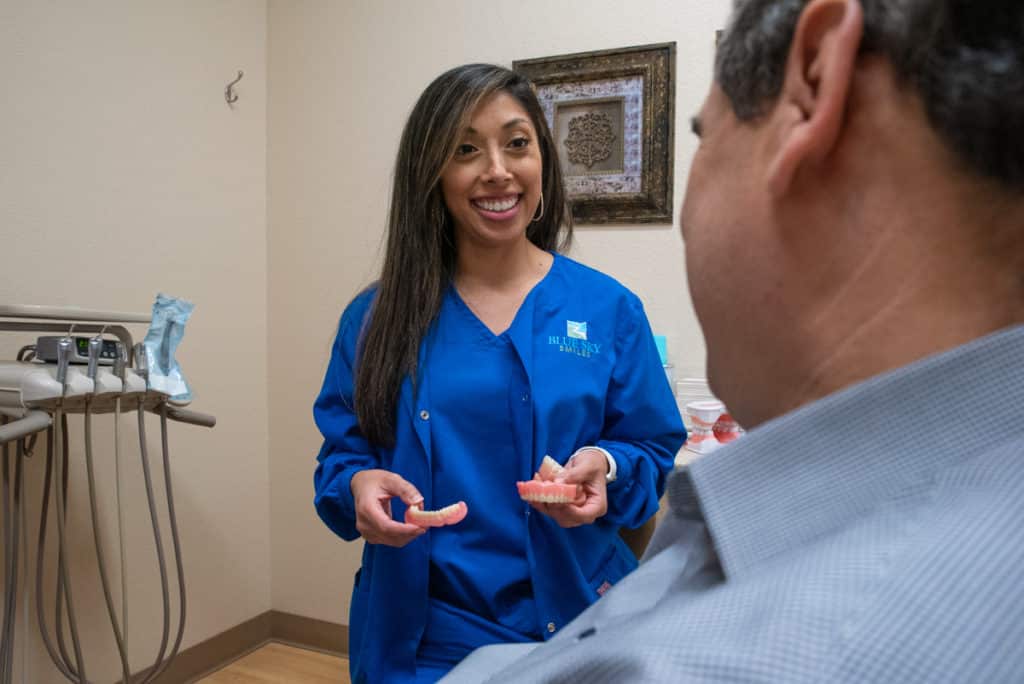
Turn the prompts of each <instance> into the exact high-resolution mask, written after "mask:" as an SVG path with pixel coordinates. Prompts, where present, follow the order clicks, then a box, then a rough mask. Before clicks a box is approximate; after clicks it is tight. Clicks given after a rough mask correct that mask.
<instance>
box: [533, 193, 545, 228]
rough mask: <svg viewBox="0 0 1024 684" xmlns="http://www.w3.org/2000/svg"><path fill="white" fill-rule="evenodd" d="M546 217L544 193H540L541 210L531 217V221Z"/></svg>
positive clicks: (534, 221)
mask: <svg viewBox="0 0 1024 684" xmlns="http://www.w3.org/2000/svg"><path fill="white" fill-rule="evenodd" d="M542 218H544V193H543V192H542V193H540V211H539V212H538V213H537V215H536V216H534V217H533V219H531V221H530V223H536V222H537V221H540V220H541V219H542Z"/></svg>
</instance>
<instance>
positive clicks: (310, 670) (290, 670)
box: [197, 643, 350, 684]
mask: <svg viewBox="0 0 1024 684" xmlns="http://www.w3.org/2000/svg"><path fill="white" fill-rule="evenodd" d="M250 682H251V683H252V684H264V683H266V684H270V683H271V682H273V684H284V683H287V684H350V680H349V678H348V661H347V660H346V659H345V658H340V657H338V656H332V655H327V654H326V653H320V652H319V651H307V650H305V649H302V648H295V647H294V646H285V645H284V644H276V643H269V644H267V645H266V646H261V647H260V648H258V649H256V650H255V651H253V652H252V653H250V654H249V655H247V656H245V657H243V658H240V659H239V660H236V661H235V662H233V663H231V664H230V665H228V666H227V667H225V668H223V669H221V670H217V671H216V672H214V673H213V674H212V675H209V676H208V677H204V678H203V679H200V680H199V681H198V683H197V684H249V683H250Z"/></svg>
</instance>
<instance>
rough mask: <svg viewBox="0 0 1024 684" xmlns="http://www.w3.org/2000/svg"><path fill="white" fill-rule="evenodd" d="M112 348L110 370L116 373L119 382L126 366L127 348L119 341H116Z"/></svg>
mask: <svg viewBox="0 0 1024 684" xmlns="http://www.w3.org/2000/svg"><path fill="white" fill-rule="evenodd" d="M114 349H115V354H114V367H113V369H112V370H113V373H114V375H116V376H117V377H118V378H119V379H120V380H121V382H124V378H125V369H126V368H127V367H128V350H127V349H126V348H125V346H124V344H122V343H121V342H116V343H115V344H114Z"/></svg>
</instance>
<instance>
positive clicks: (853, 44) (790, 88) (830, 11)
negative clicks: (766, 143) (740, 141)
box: [768, 0, 864, 196]
mask: <svg viewBox="0 0 1024 684" xmlns="http://www.w3.org/2000/svg"><path fill="white" fill-rule="evenodd" d="M863 30H864V14H863V10H862V9H861V6H860V2H859V0H810V2H808V3H807V6H806V7H804V10H803V12H801V14H800V19H799V20H798V21H797V26H796V31H795V32H794V34H793V41H792V43H790V46H789V57H788V58H787V60H786V72H785V75H784V76H783V81H782V91H781V93H780V95H779V101H778V103H777V105H776V107H775V108H774V112H775V115H776V116H779V117H780V119H779V121H780V130H779V133H778V138H777V144H776V146H775V149H774V152H773V154H772V157H771V163H770V166H769V169H768V183H769V187H770V188H771V191H772V194H774V195H776V196H778V195H782V194H784V193H785V192H786V191H787V190H788V189H789V186H790V184H791V183H792V182H793V178H794V176H795V175H796V173H797V171H798V170H799V169H800V167H801V166H804V165H813V164H815V163H817V162H820V161H821V160H823V159H825V158H826V157H827V156H828V154H829V153H830V152H831V151H832V149H833V148H834V146H835V145H836V143H837V141H838V140H839V134H840V130H841V128H842V125H843V114H844V112H845V110H846V103H847V98H848V96H849V91H850V82H851V81H852V79H853V71H854V67H855V65H856V60H857V53H858V50H859V49H860V39H861V34H862V33H863Z"/></svg>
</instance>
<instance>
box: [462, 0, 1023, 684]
mask: <svg viewBox="0 0 1024 684" xmlns="http://www.w3.org/2000/svg"><path fill="white" fill-rule="evenodd" d="M718 50H719V51H718V55H717V58H716V68H715V83H714V85H713V86H712V89H711V92H710V94H709V95H708V98H707V100H706V102H705V104H704V106H703V108H702V110H701V112H700V114H699V115H698V116H697V117H696V118H695V119H694V122H693V127H694V132H695V133H696V134H697V135H699V136H700V139H701V143H700V148H699V150H698V152H697V154H696V156H695V158H694V160H693V166H692V170H691V173H690V178H689V186H688V188H687V194H686V200H685V203H684V207H683V211H682V229H683V235H684V238H685V242H686V262H687V274H688V278H689V283H690V289H691V293H692V297H693V301H694V306H695V308H696V311H697V315H698V318H699V320H700V323H701V326H702V328H703V331H704V335H705V338H706V342H707V348H708V357H707V366H708V369H707V370H708V378H709V382H710V383H711V386H712V389H713V390H714V391H715V393H716V394H717V395H718V396H719V397H720V398H721V399H722V400H723V401H724V402H725V403H726V404H727V405H728V406H729V407H730V410H731V412H732V413H733V415H734V416H735V417H736V418H737V420H738V421H739V422H740V423H741V424H742V425H744V426H745V427H746V428H747V429H748V430H749V433H748V434H747V435H746V436H745V437H744V438H743V439H741V440H738V441H737V442H734V443H733V444H731V445H730V446H728V447H725V448H723V449H720V450H718V451H717V452H715V453H714V454H711V455H709V456H706V457H704V458H703V459H702V460H700V461H697V462H696V463H694V464H693V465H692V466H690V467H689V468H688V469H687V470H686V471H683V472H678V473H676V474H675V475H674V476H673V478H672V480H671V481H670V484H669V502H670V506H671V510H670V512H669V513H668V515H667V516H666V519H665V520H664V521H663V523H662V524H661V526H660V527H659V529H658V531H657V532H656V534H655V538H654V540H653V541H652V544H651V547H650V548H649V550H648V552H647V554H646V555H645V562H644V563H643V564H642V565H641V566H640V568H639V569H638V570H636V571H635V572H634V573H633V574H631V575H630V576H628V577H627V578H625V579H624V580H623V581H621V582H620V583H619V584H618V585H617V586H615V587H614V588H613V589H612V590H611V591H610V592H609V593H608V594H607V595H606V596H605V597H604V598H603V599H602V600H600V601H599V602H597V603H596V604H595V605H593V606H592V607H591V608H590V609H588V610H587V611H586V612H584V613H583V614H582V615H581V616H580V617H579V618H577V619H576V620H575V621H573V622H572V623H570V624H568V625H566V626H565V627H563V628H562V629H561V630H560V631H559V633H558V634H556V635H555V636H554V637H553V638H552V639H551V640H550V641H548V642H546V643H545V644H543V645H541V646H531V645H522V646H492V647H485V648H483V649H479V650H478V651H476V652H474V653H473V654H472V655H471V656H470V657H469V658H467V659H466V660H465V661H464V662H463V663H462V665H460V666H459V667H458V668H457V669H456V670H455V671H453V672H452V674H451V675H450V676H449V678H448V679H446V680H445V681H452V682H462V681H467V682H468V681H472V682H477V681H485V680H488V679H491V680H492V681H502V682H504V681H515V682H548V681H566V682H569V681H572V682H576V681H579V682H587V683H588V684H595V683H597V682H655V681H673V682H682V681H729V682H745V681H778V682H783V681H784V682H844V681H849V682H864V681H892V682H925V681H927V682H942V681H949V682H994V681H1013V680H1017V679H1019V678H1020V676H1021V673H1022V672H1024V647H1022V646H1021V644H1022V643H1024V585H1022V582H1021V581H1020V568H1021V567H1022V566H1024V524H1022V521H1024V325H1022V323H1024V126H1021V122H1024V4H1022V3H1020V2H1019V1H1018V0H1009V1H993V2H971V1H969V0H960V1H952V0H737V1H736V3H735V11H734V16H733V18H732V20H731V22H730V25H729V29H728V30H727V32H726V34H725V35H724V36H723V39H722V42H721V44H720V46H719V48H718Z"/></svg>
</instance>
